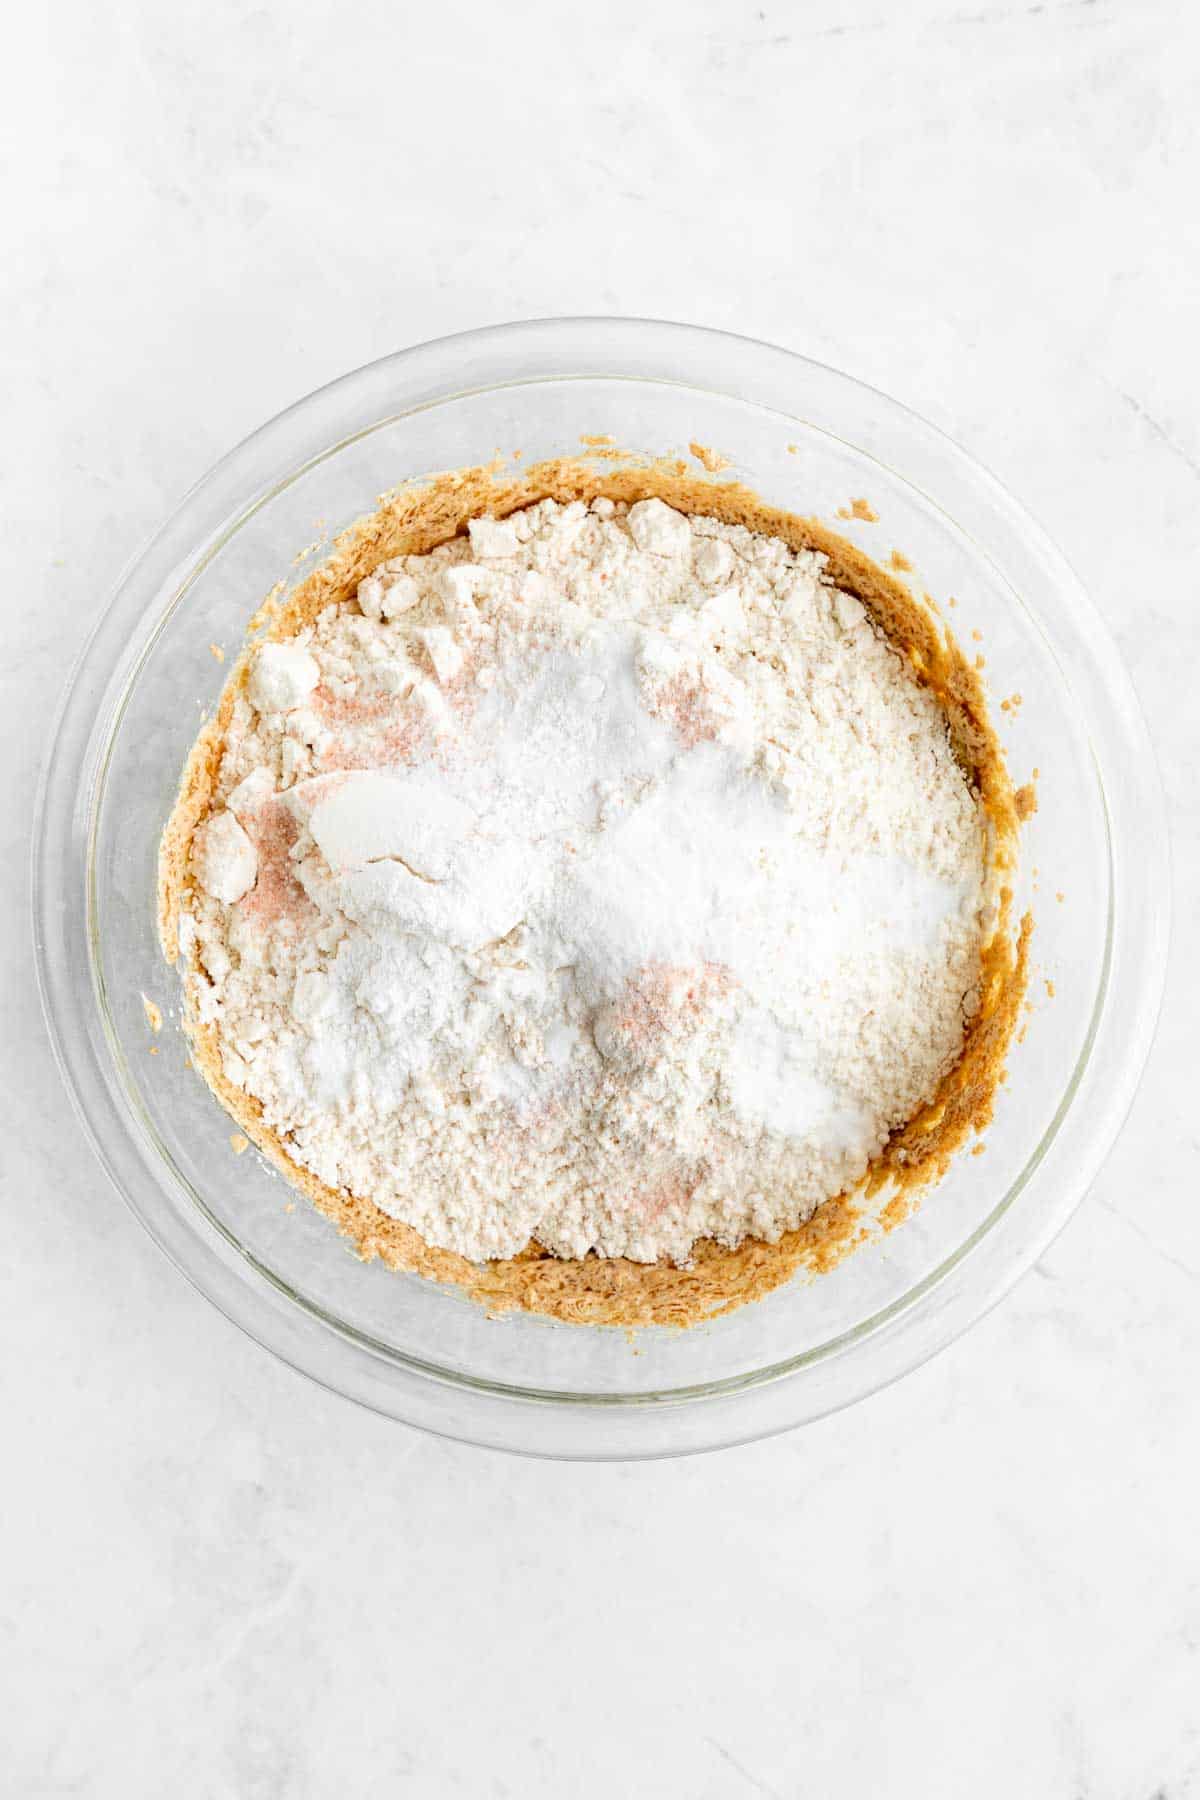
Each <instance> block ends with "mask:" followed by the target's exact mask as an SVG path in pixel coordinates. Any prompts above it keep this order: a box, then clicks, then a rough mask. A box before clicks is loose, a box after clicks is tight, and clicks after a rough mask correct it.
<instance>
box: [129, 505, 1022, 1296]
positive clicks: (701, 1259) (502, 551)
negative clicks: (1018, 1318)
mask: <svg viewBox="0 0 1200 1800" xmlns="http://www.w3.org/2000/svg"><path fill="white" fill-rule="evenodd" d="M596 485H598V486H600V485H606V486H607V487H608V488H609V489H610V490H611V489H613V488H616V489H617V497H614V494H613V492H611V491H610V492H596V493H593V494H591V495H590V496H589V495H586V494H581V495H580V497H578V498H566V497H559V498H552V497H547V498H542V499H539V500H536V501H535V502H534V503H533V504H526V505H521V506H517V507H516V508H515V509H512V510H509V509H508V508H505V509H504V512H505V516H493V515H494V514H499V512H500V511H501V508H500V507H499V506H493V514H491V515H480V516H474V517H468V519H467V521H466V529H465V530H460V531H458V532H457V533H456V534H454V535H447V540H446V541H444V542H441V543H436V544H435V545H434V546H433V547H426V546H420V547H418V548H414V549H411V550H401V551H400V552H399V553H394V554H390V555H383V556H379V555H378V554H377V555H376V557H375V559H374V560H372V559H371V555H370V551H371V547H372V543H373V544H374V546H375V548H376V550H377V551H378V549H379V548H380V547H381V546H380V537H381V533H380V531H379V530H378V529H377V530H376V531H375V533H374V536H373V537H372V535H371V533H367V532H364V530H363V528H360V531H359V535H358V537H357V538H356V539H355V540H354V544H353V554H352V555H350V556H347V555H346V554H345V552H344V551H343V555H342V560H341V568H340V572H339V573H338V575H337V578H336V579H334V578H332V577H329V576H327V577H326V582H325V586H324V587H322V586H321V585H320V583H319V582H318V584H317V586H316V588H315V589H314V591H313V592H312V593H311V594H309V595H308V596H307V597H306V604H302V605H301V606H300V607H296V606H295V605H293V606H292V608H290V609H289V611H288V612H287V613H285V614H282V615H280V616H278V617H276V618H275V619H273V620H272V621H271V625H272V627H273V629H272V631H271V635H269V636H267V637H266V638H265V639H263V640H260V641H259V642H257V643H256V644H254V645H253V646H252V647H251V648H250V649H249V650H248V652H247V654H246V656H245V657H244V658H243V659H242V662H241V663H240V664H239V667H238V669H237V670H236V671H235V673H234V675H233V677H232V678H231V682H230V685H229V688H228V690H227V693H226V698H225V702H224V704H223V706H222V709H221V713H220V715H219V716H218V720H217V721H216V724H215V726H214V727H213V728H211V729H210V731H209V732H208V733H207V734H206V736H205V737H204V738H203V739H202V741H201V743H200V744H199V745H198V746H197V751H196V752H195V753H194V755H193V759H192V763H191V764H190V765H189V772H188V775H187V776H186V777H185V783H184V788H183V791H182V794H181V799H180V803H179V806H178V807H177V810H176V816H175V818H174V820H173V821H172V825H171V827H170V828H169V829H168V833H167V837H166V839H165V842H164V858H163V922H164V939H165V942H166V944H167V947H168V951H169V952H171V951H174V950H175V949H176V948H178V950H179V952H180V953H182V956H183V958H184V971H185V973H184V980H185V990H186V995H187V1004H188V1014H189V1021H190V1030H191V1033H192V1036H193V1040H194V1044H195V1046H196V1049H197V1052H198V1055H197V1060H198V1062H199V1064H200V1066H201V1068H202V1069H203V1071H204V1073H205V1074H206V1076H207V1078H208V1079H209V1080H210V1082H211V1083H212V1085H213V1086H214V1087H215V1088H216V1089H217V1091H218V1092H219V1093H220V1095H221V1097H222V1098H223V1099H224V1101H225V1103H226V1104H227V1105H228V1106H229V1107H230V1109H231V1110H232V1111H233V1112H234V1113H235V1114H236V1116H237V1118H238V1120H239V1123H241V1124H242V1125H243V1126H244V1128H245V1129H247V1130H248V1131H249V1132H250V1134H251V1135H252V1136H253V1137H255V1139H256V1141H257V1142H259V1143H260V1144H261V1145H263V1146H264V1147H265V1148H267V1149H268V1151H269V1152H271V1153H273V1154H274V1155H275V1156H276V1160H278V1161H280V1162H281V1163H282V1165H283V1166H284V1167H285V1168H286V1169H287V1171H288V1173H289V1174H290V1175H291V1176H292V1178H293V1179H294V1180H297V1182H298V1184H299V1185H302V1186H305V1187H306V1188H307V1189H308V1191H309V1192H310V1193H311V1194H312V1195H313V1197H314V1198H316V1199H317V1200H318V1203H319V1204H322V1205H323V1206H324V1209H325V1210H326V1211H330V1212H332V1213H333V1214H334V1216H335V1217H337V1218H338V1220H339V1223H340V1224H341V1225H342V1226H343V1228H344V1229H346V1230H348V1231H349V1232H350V1233H351V1234H352V1235H353V1236H354V1237H355V1238H356V1239H357V1241H358V1242H359V1244H360V1247H361V1248H362V1249H363V1250H364V1251H365V1252H366V1253H367V1254H371V1253H374V1252H379V1253H382V1254H385V1255H386V1256H388V1260H390V1261H393V1262H395V1263H397V1264H400V1265H403V1266H409V1267H416V1268H419V1269H421V1270H422V1271H423V1272H425V1273H430V1274H434V1275H437V1276H439V1277H441V1278H449V1279H453V1280H458V1281H460V1282H462V1284H463V1285H465V1286H467V1287H468V1288H471V1289H473V1290H474V1291H476V1292H477V1293H479V1294H480V1295H481V1297H483V1298H485V1299H486V1300H488V1301H489V1303H491V1304H493V1305H497V1306H501V1307H502V1306H506V1305H513V1304H517V1305H528V1306H531V1307H533V1308H535V1309H538V1310H545V1311H550V1312H556V1313H557V1314H558V1315H559V1316H562V1317H586V1318H600V1317H604V1318H612V1319H623V1320H625V1321H626V1322H636V1321H637V1320H638V1319H645V1318H676V1319H678V1320H679V1321H680V1322H683V1321H684V1320H685V1319H686V1318H687V1317H694V1316H702V1314H703V1313H704V1312H711V1311H712V1310H714V1307H715V1306H717V1305H720V1304H726V1303H737V1302H738V1301H740V1300H741V1299H744V1298H749V1297H751V1295H752V1293H754V1292H758V1291H765V1289H766V1288H767V1287H770V1286H772V1285H774V1284H775V1281H776V1280H777V1279H783V1278H784V1277H785V1275H786V1274H787V1273H789V1272H790V1269H791V1268H792V1267H794V1266H795V1263H796V1261H797V1256H796V1254H795V1246H796V1240H797V1238H798V1236H800V1235H802V1233H803V1228H804V1227H805V1226H806V1223H808V1222H811V1221H813V1219H814V1215H815V1214H817V1211H818V1209H819V1208H822V1207H823V1206H824V1205H825V1203H827V1202H830V1201H833V1200H834V1199H835V1198H836V1197H839V1196H845V1195H848V1194H851V1193H853V1192H854V1191H855V1190H856V1189H858V1188H860V1187H861V1185H862V1184H863V1182H864V1180H865V1179H866V1178H868V1177H869V1176H870V1175H871V1174H872V1172H873V1171H876V1170H878V1169H880V1168H881V1166H882V1165H883V1164H884V1163H887V1162H888V1161H889V1160H890V1163H891V1168H892V1172H893V1173H896V1172H902V1171H903V1169H904V1166H905V1164H906V1162H908V1163H912V1164H913V1165H914V1166H915V1165H916V1164H919V1163H920V1162H921V1161H922V1160H923V1157H922V1154H921V1153H920V1147H919V1145H917V1144H916V1143H914V1144H912V1145H910V1146H909V1148H908V1150H907V1151H906V1150H905V1147H904V1142H903V1140H904V1134H905V1130H906V1128H907V1127H910V1124H911V1122H913V1121H914V1120H915V1119H918V1118H919V1117H920V1115H922V1111H923V1110H924V1114H925V1117H926V1120H927V1121H928V1122H929V1131H930V1132H931V1133H932V1134H933V1137H934V1138H936V1137H937V1134H938V1129H939V1128H941V1127H942V1121H941V1120H939V1119H935V1118H934V1113H935V1112H936V1108H937V1106H938V1104H940V1105H941V1106H942V1110H943V1113H944V1112H945V1110H946V1107H947V1105H948V1104H950V1106H951V1110H952V1111H953V1103H954V1095H955V1094H957V1095H958V1096H959V1111H960V1112H961V1113H962V1115H963V1128H964V1129H965V1126H966V1123H973V1124H975V1125H976V1126H977V1125H978V1124H979V1123H980V1122H981V1120H982V1118H983V1117H984V1115H985V1114H986V1112H987V1111H988V1110H990V1099H991V1088H992V1087H994V1080H995V1074H996V1072H997V1069H998V1061H999V1057H1000V1055H1001V1054H1002V1051H1003V1047H1004V1044H1005V1043H1006V1041H1007V1033H1008V1030H1009V1029H1010V1028H1011V1015H1012V1013H1013V1011H1015V1006H1016V998H1017V990H1018V988H1019V985H1020V980H1021V978H1022V973H1023V959H1017V960H1014V959H1013V957H1012V955H1011V952H1010V950H1009V947H1008V940H1007V936H1006V934H1005V933H1004V932H1003V931H1002V929H1001V927H1002V925H1003V923H1004V915H1005V904H1006V894H1005V889H1004V871H1005V867H1006V860H1007V851H1006V848H1005V846H1006V843H1007V838H1008V835H1009V833H1010V830H1011V829H1012V828H1013V827H1014V826H1015V820H1014V819H1013V817H1012V816H1011V806H1010V805H1009V798H1010V790H1009V788H1008V784H1007V777H1006V776H1004V775H1003V770H1002V765H1000V764H998V762H997V760H996V759H995V758H992V759H991V760H987V759H986V758H983V757H980V756H979V755H978V754H976V756H975V759H974V763H973V760H972V754H971V752H972V749H973V750H974V751H975V752H976V753H978V751H979V747H980V745H981V744H982V743H983V742H984V735H985V733H984V728H983V727H982V725H981V723H980V721H981V718H982V713H981V708H980V706H979V704H978V703H977V696H974V695H972V694H969V693H965V692H964V690H963V689H962V687H961V685H960V687H959V688H958V689H957V690H955V687H954V682H953V680H949V679H947V680H946V681H944V682H943V683H941V684H940V687H939V684H938V683H937V682H936V681H934V680H931V679H929V659H928V645H926V647H925V648H926V654H925V655H922V654H921V651H920V650H919V649H918V650H914V648H913V646H912V644H911V643H910V644H905V643H903V642H901V641H900V639H899V638H898V636H897V633H896V630H895V621H894V619H893V620H891V621H886V622H885V620H884V619H883V618H882V616H881V610H880V607H879V606H878V604H876V605H872V604H871V596H870V594H869V593H868V594H867V595H866V599H865V600H864V597H863V594H862V593H861V592H860V593H856V592H853V591H851V590H850V586H849V584H848V583H847V582H846V581H845V579H842V580H839V579H838V578H837V577H838V574H839V571H838V570H837V569H835V568H834V567H832V566H831V562H830V556H829V553H828V552H827V551H826V550H823V549H822V548H820V547H818V544H817V543H813V542H809V543H803V542H797V541H796V537H797V534H796V533H795V532H792V533H790V534H789V535H790V536H791V538H792V541H791V542H788V541H785V540H784V538H783V537H782V536H781V535H776V534H774V533H772V532H770V531H769V530H764V529H761V528H758V529H756V528H754V527H755V525H756V524H757V521H756V520H753V518H752V520H751V523H744V522H740V521H739V520H738V519H736V518H733V519H731V518H729V517H725V518H722V517H719V516H717V515H716V513H715V512H714V513H705V512H703V511H696V510H694V508H693V507H688V508H687V509H686V510H685V509H684V506H683V505H682V504H680V505H676V506H672V505H669V504H668V503H667V501H666V499H664V498H663V497H662V492H661V491H660V492H649V493H647V494H646V495H645V496H644V497H642V498H632V499H626V498H622V497H619V495H620V482H619V481H618V480H614V479H613V478H610V479H609V480H608V481H607V483H600V482H597V483H596ZM645 485H646V486H647V487H655V486H657V487H658V488H659V489H665V491H667V492H668V493H669V492H670V487H669V484H665V483H663V482H661V481H659V482H657V483H652V482H649V481H647V482H646V483H645ZM697 485H698V484H691V487H689V488H688V489H687V491H686V492H684V491H680V492H679V493H677V494H674V495H672V497H674V498H676V499H677V500H678V501H680V502H683V501H685V500H687V499H689V498H692V499H694V498H695V496H694V495H693V494H692V492H691V488H692V487H695V486H697ZM468 488H469V484H468ZM713 491H714V492H715V493H718V494H720V493H722V492H723V493H724V494H726V495H727V494H729V493H730V492H731V491H734V490H732V489H731V488H730V487H729V486H726V487H725V488H724V489H723V490H722V489H714V490H713ZM468 498H469V494H468ZM729 510H730V508H729V506H728V504H726V506H725V511H726V512H728V511H729ZM383 536H384V537H386V533H383ZM416 541H417V543H418V544H419V539H417V540H416ZM382 547H383V548H386V547H387V546H386V542H384V544H383V545H382ZM879 579H880V581H881V582H883V581H886V578H885V577H883V576H882V574H880V577H879ZM310 585H311V584H310ZM858 585H859V587H860V589H861V588H862V586H863V584H862V583H859V584H858ZM889 627H890V628H889ZM952 665H953V659H952V658H950V660H949V661H948V662H947V664H946V668H947V669H950V670H951V672H953V668H952ZM956 692H957V714H956V713H955V706H954V704H953V698H954V694H955V693H956ZM973 702H976V703H974V704H973ZM956 718H957V725H958V729H957V732H956V731H955V729H954V725H955V721H956ZM972 733H973V734H974V736H972ZM984 768H986V774H984V775H981V769H984ZM972 1043H974V1044H975V1054H974V1057H973V1058H972V1056H970V1055H967V1054H965V1053H966V1052H967V1051H968V1050H969V1049H970V1048H971V1046H972ZM984 1050H986V1055H985V1054H984ZM964 1067H965V1068H967V1069H968V1072H969V1073H971V1072H973V1079H974V1086H972V1083H971V1081H969V1080H965V1079H964V1078H963V1075H962V1071H963V1069H964ZM989 1070H990V1075H988V1077H987V1079H983V1076H984V1075H985V1074H986V1072H987V1071H989ZM956 1084H957V1085H956ZM948 1095H949V1098H948ZM958 1135H959V1136H961V1135H962V1131H959V1133H958ZM931 1141H932V1140H931ZM951 1148H953V1144H951V1143H950V1142H949V1139H948V1138H947V1139H946V1141H945V1143H944V1144H942V1143H941V1142H940V1141H939V1144H938V1145H937V1146H935V1147H934V1149H932V1150H929V1151H928V1154H930V1155H933V1156H934V1160H935V1161H936V1156H937V1155H939V1154H941V1155H943V1156H944V1154H946V1153H948V1150H949V1149H951ZM773 1246H774V1247H778V1254H776V1255H773V1254H772V1248H771V1247H773ZM751 1248H752V1250H753V1254H752V1255H750V1256H749V1259H748V1255H747V1253H748V1251H750V1250H751ZM723 1253H725V1254H723ZM551 1263H556V1264H557V1265H558V1267H557V1270H551V1269H548V1268H547V1267H546V1265H547V1264H551ZM598 1265H601V1266H603V1267H606V1268H607V1269H608V1272H609V1277H610V1278H609V1279H607V1280H605V1279H604V1278H603V1275H602V1273H601V1268H599V1267H598ZM772 1265H774V1266H772ZM723 1266H724V1268H725V1270H726V1272H727V1274H728V1276H729V1280H728V1281H727V1282H726V1285H725V1288H724V1289H722V1286H721V1269H722V1267H723ZM572 1270H574V1271H578V1272H580V1275H579V1279H578V1281H574V1280H573V1279H572V1277H571V1274H570V1271H572ZM639 1272H641V1274H642V1275H644V1277H645V1279H640V1278H639ZM510 1276H511V1280H510ZM531 1277H532V1279H531ZM672 1277H674V1278H675V1279H674V1280H672Z"/></svg>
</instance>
